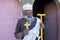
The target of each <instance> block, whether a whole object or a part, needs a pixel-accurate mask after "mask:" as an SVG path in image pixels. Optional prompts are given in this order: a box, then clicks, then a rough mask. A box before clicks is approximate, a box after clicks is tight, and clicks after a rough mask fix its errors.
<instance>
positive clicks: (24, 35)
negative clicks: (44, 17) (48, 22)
mask: <svg viewBox="0 0 60 40" xmlns="http://www.w3.org/2000/svg"><path fill="white" fill-rule="evenodd" d="M32 13H33V12H32V5H31V4H29V3H27V4H25V5H23V18H21V19H20V20H18V23H17V26H16V31H15V37H16V38H17V39H19V40H39V39H38V37H39V29H40V26H41V27H44V25H43V23H42V22H40V19H39V18H37V17H33V14H32ZM26 22H28V23H29V24H30V26H29V27H28V28H26V26H25V25H24V24H25V23H26Z"/></svg>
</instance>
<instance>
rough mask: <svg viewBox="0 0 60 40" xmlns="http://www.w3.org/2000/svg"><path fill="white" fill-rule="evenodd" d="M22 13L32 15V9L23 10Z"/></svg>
mask: <svg viewBox="0 0 60 40" xmlns="http://www.w3.org/2000/svg"><path fill="white" fill-rule="evenodd" d="M24 15H26V16H27V17H28V18H29V17H31V16H32V10H25V11H24Z"/></svg>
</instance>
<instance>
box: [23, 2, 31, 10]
mask: <svg viewBox="0 0 60 40" xmlns="http://www.w3.org/2000/svg"><path fill="white" fill-rule="evenodd" d="M23 10H32V4H29V3H27V4H24V5H23Z"/></svg>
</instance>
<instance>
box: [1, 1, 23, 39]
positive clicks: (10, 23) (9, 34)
mask: <svg viewBox="0 0 60 40" xmlns="http://www.w3.org/2000/svg"><path fill="white" fill-rule="evenodd" d="M21 15H22V14H21V8H20V7H19V5H18V2H17V1H16V0H0V40H16V39H15V37H14V32H15V27H16V23H17V19H16V18H20V17H22V16H21Z"/></svg>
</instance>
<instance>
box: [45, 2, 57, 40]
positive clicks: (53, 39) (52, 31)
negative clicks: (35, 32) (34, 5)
mask: <svg viewBox="0 0 60 40" xmlns="http://www.w3.org/2000/svg"><path fill="white" fill-rule="evenodd" d="M44 13H45V14H46V16H45V18H44V23H45V29H44V32H45V33H44V34H45V36H44V40H57V7H56V5H55V3H54V2H50V3H49V4H47V5H46V6H45V7H44Z"/></svg>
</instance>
